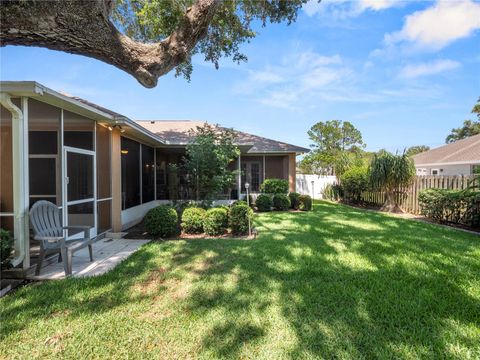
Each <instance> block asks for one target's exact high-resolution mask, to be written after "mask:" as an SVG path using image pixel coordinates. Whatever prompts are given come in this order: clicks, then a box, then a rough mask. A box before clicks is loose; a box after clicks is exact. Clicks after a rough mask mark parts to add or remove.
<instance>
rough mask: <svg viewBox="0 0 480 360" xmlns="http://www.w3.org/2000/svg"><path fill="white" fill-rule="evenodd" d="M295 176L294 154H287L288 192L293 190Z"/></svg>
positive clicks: (294, 187)
mask: <svg viewBox="0 0 480 360" xmlns="http://www.w3.org/2000/svg"><path fill="white" fill-rule="evenodd" d="M296 176H297V163H296V154H295V153H294V154H288V188H289V191H290V192H295V189H296Z"/></svg>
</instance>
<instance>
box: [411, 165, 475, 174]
mask: <svg viewBox="0 0 480 360" xmlns="http://www.w3.org/2000/svg"><path fill="white" fill-rule="evenodd" d="M416 169H417V175H434V174H433V173H432V170H438V174H437V175H443V176H449V175H471V174H472V165H470V164H466V165H438V166H416ZM442 170H443V171H442Z"/></svg>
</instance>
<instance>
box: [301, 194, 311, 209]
mask: <svg viewBox="0 0 480 360" xmlns="http://www.w3.org/2000/svg"><path fill="white" fill-rule="evenodd" d="M298 201H299V205H298V209H299V210H302V211H310V210H312V198H311V197H310V195H300V197H299V198H298Z"/></svg>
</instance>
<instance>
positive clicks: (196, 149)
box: [185, 123, 240, 200]
mask: <svg viewBox="0 0 480 360" xmlns="http://www.w3.org/2000/svg"><path fill="white" fill-rule="evenodd" d="M190 135H191V136H192V137H193V138H194V139H195V140H194V141H193V142H192V143H190V144H188V145H187V147H186V157H185V169H186V171H187V175H188V178H189V184H190V187H191V188H192V190H193V191H194V193H195V198H196V200H212V199H214V198H215V197H216V195H218V194H219V193H221V192H222V191H223V190H224V189H226V188H228V187H229V186H230V185H232V184H233V182H234V181H235V173H236V172H235V171H232V170H229V169H228V165H229V164H230V163H231V162H232V161H234V160H235V159H236V158H237V157H238V156H239V155H240V150H239V149H238V147H237V146H236V145H234V143H233V142H234V140H235V132H234V131H233V130H231V129H225V128H221V127H219V126H218V125H209V124H207V123H205V124H204V125H203V126H198V127H197V128H196V129H195V130H192V131H191V133H190Z"/></svg>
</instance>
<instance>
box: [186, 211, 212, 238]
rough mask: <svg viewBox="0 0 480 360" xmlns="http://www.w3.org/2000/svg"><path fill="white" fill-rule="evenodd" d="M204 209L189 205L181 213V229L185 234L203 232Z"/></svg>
mask: <svg viewBox="0 0 480 360" xmlns="http://www.w3.org/2000/svg"><path fill="white" fill-rule="evenodd" d="M205 213H206V211H205V209H202V208H197V207H189V208H186V209H185V210H184V211H183V214H182V224H181V226H182V230H183V231H185V232H186V233H187V234H200V233H202V232H203V219H204V218H205Z"/></svg>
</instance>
